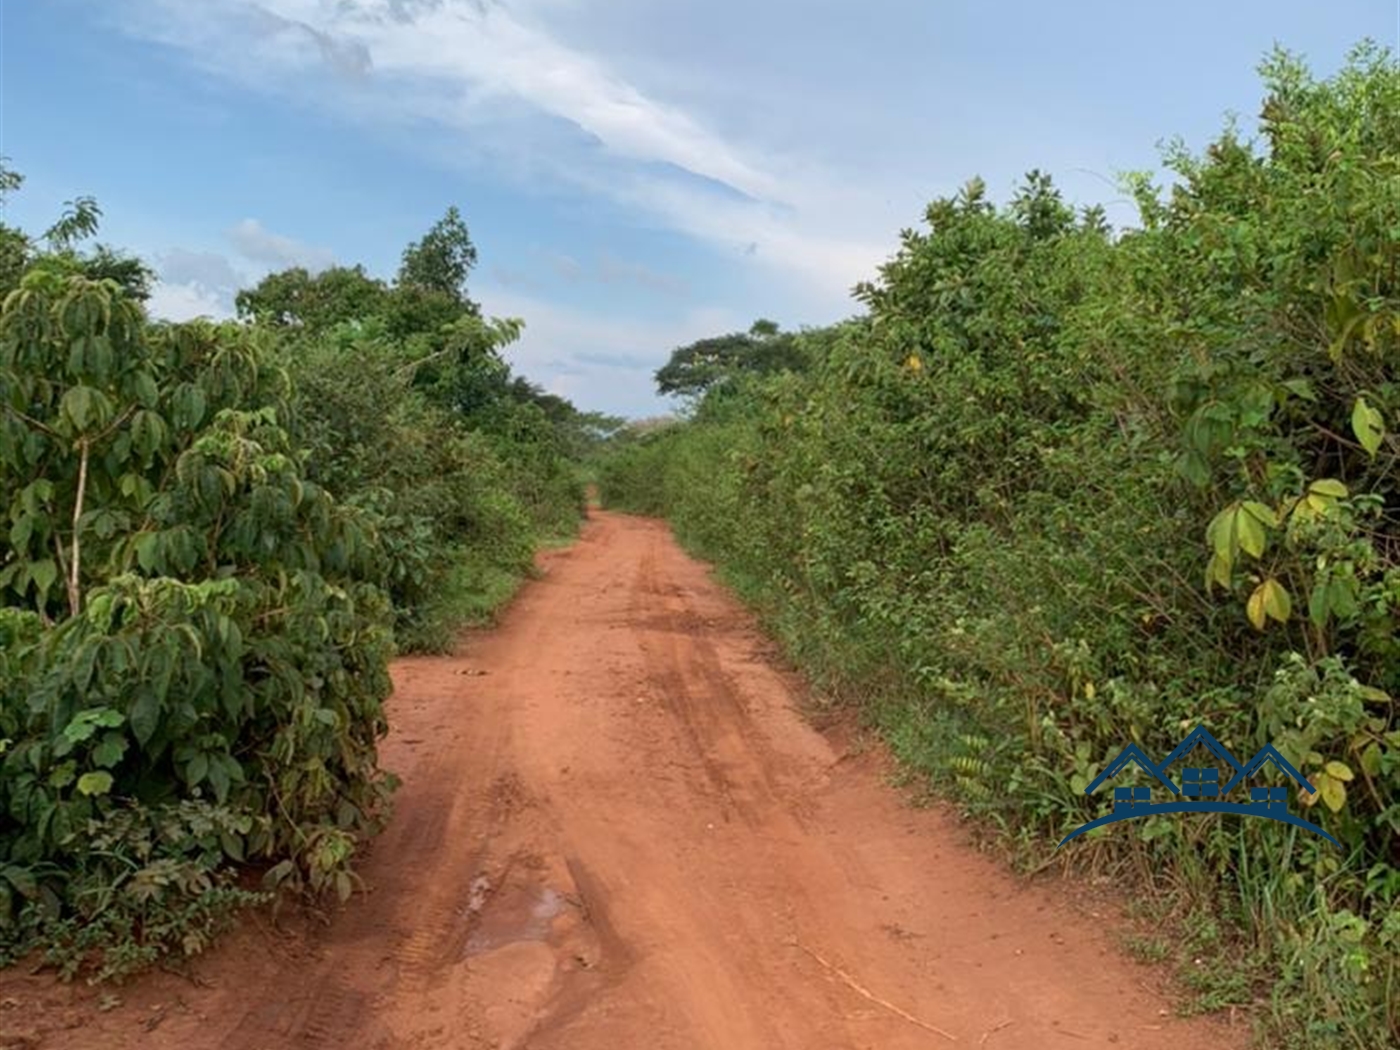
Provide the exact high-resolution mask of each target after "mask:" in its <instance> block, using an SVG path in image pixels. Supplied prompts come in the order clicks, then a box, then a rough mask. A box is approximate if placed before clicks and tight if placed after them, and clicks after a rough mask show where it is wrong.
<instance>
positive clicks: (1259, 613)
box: [1244, 583, 1267, 631]
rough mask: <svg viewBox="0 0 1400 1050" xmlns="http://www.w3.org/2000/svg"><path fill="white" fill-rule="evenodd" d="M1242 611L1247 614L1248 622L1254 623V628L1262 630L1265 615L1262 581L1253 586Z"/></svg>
mask: <svg viewBox="0 0 1400 1050" xmlns="http://www.w3.org/2000/svg"><path fill="white" fill-rule="evenodd" d="M1244 611H1245V613H1246V615H1248V616H1249V622H1250V623H1252V624H1254V629H1255V630H1257V631H1262V630H1263V629H1264V620H1265V617H1266V616H1267V614H1266V613H1265V612H1264V585H1263V584H1262V583H1261V584H1260V585H1259V586H1258V587H1256V588H1254V593H1253V594H1251V595H1250V596H1249V601H1247V602H1245V606H1244Z"/></svg>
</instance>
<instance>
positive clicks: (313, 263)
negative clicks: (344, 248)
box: [228, 219, 335, 273]
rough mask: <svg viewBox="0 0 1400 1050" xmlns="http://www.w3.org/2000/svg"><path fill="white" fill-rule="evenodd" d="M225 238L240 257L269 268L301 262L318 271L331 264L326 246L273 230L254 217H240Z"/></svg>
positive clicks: (283, 267) (287, 266)
mask: <svg viewBox="0 0 1400 1050" xmlns="http://www.w3.org/2000/svg"><path fill="white" fill-rule="evenodd" d="M228 239H229V242H230V243H231V244H232V245H233V246H234V248H236V249H237V250H238V252H239V254H240V255H242V256H243V257H244V258H246V259H249V260H251V261H252V262H255V263H260V264H261V265H263V266H266V267H268V268H269V269H272V270H285V269H288V268H290V267H293V266H301V267H305V268H306V269H307V270H309V271H311V272H312V273H319V272H320V271H321V270H324V269H326V268H327V267H329V266H333V265H334V264H335V253H334V252H332V251H331V250H330V249H329V248H317V247H314V246H313V245H309V244H303V243H302V242H301V241H298V240H296V239H295V238H293V237H286V236H283V235H282V234H280V233H273V232H272V231H271V230H269V229H268V228H267V227H265V226H264V225H263V224H262V223H260V222H258V220H257V219H244V220H243V221H242V222H240V223H238V225H236V226H234V227H233V229H231V230H229V231H228Z"/></svg>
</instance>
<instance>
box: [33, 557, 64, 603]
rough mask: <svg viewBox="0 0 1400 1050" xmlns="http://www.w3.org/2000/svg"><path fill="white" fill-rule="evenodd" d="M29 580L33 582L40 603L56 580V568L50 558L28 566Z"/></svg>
mask: <svg viewBox="0 0 1400 1050" xmlns="http://www.w3.org/2000/svg"><path fill="white" fill-rule="evenodd" d="M29 578H30V579H31V580H33V581H34V586H35V588H37V590H38V592H39V600H40V601H42V600H43V599H44V598H45V597H47V596H48V593H49V588H50V587H52V586H53V585H54V581H56V580H57V579H58V566H57V565H55V564H54V562H53V559H52V558H45V559H44V560H43V561H36V562H34V563H33V564H32V565H30V566H29Z"/></svg>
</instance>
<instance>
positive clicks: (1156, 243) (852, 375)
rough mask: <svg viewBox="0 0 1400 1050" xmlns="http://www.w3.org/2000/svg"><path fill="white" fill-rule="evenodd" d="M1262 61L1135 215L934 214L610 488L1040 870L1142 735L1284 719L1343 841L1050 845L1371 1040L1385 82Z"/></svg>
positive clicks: (1391, 230)
mask: <svg viewBox="0 0 1400 1050" xmlns="http://www.w3.org/2000/svg"><path fill="white" fill-rule="evenodd" d="M1264 77H1265V81H1266V86H1267V96H1268V97H1267V101H1266V103H1265V107H1264V113H1263V133H1264V134H1263V141H1262V142H1261V143H1260V144H1259V145H1258V146H1255V145H1253V144H1251V143H1248V142H1246V141H1244V140H1243V139H1242V137H1241V136H1240V134H1239V133H1238V132H1236V131H1234V130H1230V131H1227V133H1225V134H1224V135H1223V136H1222V137H1221V138H1220V139H1219V141H1217V142H1216V143H1214V144H1213V145H1212V146H1211V147H1210V148H1209V149H1208V150H1207V151H1206V153H1205V154H1204V155H1203V156H1200V157H1197V156H1194V155H1192V154H1191V153H1189V152H1188V151H1187V150H1186V149H1185V148H1184V147H1181V146H1175V147H1173V148H1171V149H1170V150H1169V151H1168V156H1167V161H1168V164H1169V166H1170V167H1171V169H1172V170H1173V172H1174V174H1175V176H1176V183H1175V185H1174V186H1173V188H1172V190H1171V192H1170V193H1169V194H1167V195H1166V196H1165V198H1163V195H1162V194H1160V193H1159V192H1158V191H1156V190H1154V189H1153V188H1152V187H1151V185H1150V184H1149V183H1148V181H1147V180H1146V179H1145V178H1143V177H1133V178H1132V179H1130V185H1131V188H1132V189H1133V191H1134V192H1135V194H1136V196H1137V199H1138V202H1139V208H1140V212H1141V227H1140V228H1138V229H1134V230H1130V231H1124V232H1121V233H1114V232H1113V231H1110V230H1109V229H1107V227H1106V225H1105V224H1104V222H1103V220H1102V217H1101V215H1100V213H1098V212H1096V211H1093V210H1090V211H1087V212H1084V213H1082V214H1078V215H1076V214H1075V213H1074V212H1073V211H1072V210H1071V209H1069V208H1067V207H1066V206H1065V205H1064V204H1063V203H1062V201H1061V199H1060V198H1059V196H1058V194H1057V193H1056V192H1055V190H1054V188H1053V187H1052V186H1051V185H1050V183H1049V180H1048V179H1046V178H1045V177H1044V176H1042V175H1040V174H1038V173H1032V175H1031V176H1030V177H1029V178H1028V179H1027V181H1026V183H1025V184H1024V185H1023V187H1022V188H1021V189H1020V190H1019V191H1018V193H1017V195H1016V196H1015V198H1014V199H1013V200H1012V201H1011V202H1010V203H1009V205H1007V206H1005V207H1001V208H998V207H996V206H994V205H993V204H992V203H991V202H990V201H989V200H988V199H987V197H986V194H985V190H984V188H983V187H982V185H981V184H980V183H979V182H973V183H971V184H969V186H968V187H967V189H966V190H965V191H964V192H963V193H962V194H960V195H959V196H958V197H956V198H953V199H950V200H941V201H937V202H935V203H934V204H932V205H931V206H930V207H929V208H928V211H927V214H926V216H925V219H926V226H925V228H924V229H923V230H921V231H906V232H905V233H904V235H903V237H902V241H901V246H900V250H899V252H898V254H897V255H895V257H894V258H892V259H891V260H890V261H889V262H888V263H887V264H886V265H885V266H884V267H883V268H882V269H881V272H880V274H879V278H878V280H876V281H873V282H871V283H869V284H867V285H863V286H862V287H861V288H860V289H858V294H859V297H860V298H861V300H862V301H863V302H864V304H865V305H866V307H867V308H868V314H867V315H866V316H865V317H863V318H861V319H859V320H858V321H855V322H852V323H850V324H847V325H844V326H841V327H839V328H837V329H834V330H830V331H827V332H822V333H807V334H806V335H805V336H804V337H803V341H804V346H805V347H806V360H808V361H810V362H811V363H810V364H809V365H808V366H807V367H806V368H805V369H802V370H798V371H795V372H791V373H789V374H786V375H783V376H779V377H777V378H773V379H767V380H762V379H758V380H755V379H746V378H743V377H740V378H739V379H736V381H735V382H733V383H730V384H727V389H726V392H725V396H724V399H723V401H722V403H720V402H716V403H714V404H711V403H710V401H709V400H708V399H707V400H706V401H705V402H702V404H701V406H700V408H699V411H698V412H697V413H696V415H695V417H694V418H693V419H692V420H691V421H690V422H688V423H686V424H684V425H681V426H678V427H673V428H670V429H668V430H664V431H661V432H659V433H657V434H654V435H651V436H649V437H647V438H645V439H638V440H636V441H633V442H631V443H630V444H628V445H627V446H625V447H621V448H620V449H619V451H618V453H617V455H616V457H615V458H614V460H613V461H612V462H611V463H610V465H609V466H608V468H607V470H606V472H605V473H604V477H603V480H604V495H605V498H608V499H609V500H611V501H612V502H614V503H615V504H616V505H621V506H631V507H633V508H636V509H641V510H643V511H647V512H664V513H666V514H668V515H669V516H671V517H672V519H673V520H674V521H675V523H676V527H677V530H678V532H679V533H680V535H681V536H682V538H683V539H685V540H686V541H687V542H688V543H690V544H692V545H693V546H694V547H695V548H696V549H697V550H698V551H700V552H701V553H703V554H706V555H708V556H709V557H711V558H713V559H715V560H716V561H718V562H719V563H720V564H721V566H722V567H723V568H724V570H725V571H726V572H727V573H728V574H729V575H730V577H731V579H733V580H734V581H735V582H736V583H737V584H738V585H739V586H740V587H741V589H743V590H744V592H745V593H746V594H748V595H749V596H750V597H751V598H752V599H753V600H754V601H755V602H757V603H758V604H759V605H760V607H761V608H763V609H764V610H765V611H766V612H767V613H768V615H769V616H770V618H771V620H772V622H773V623H774V625H775V629H776V630H777V631H778V632H779V633H780V635H781V636H782V637H783V638H784V640H785V641H786V642H787V643H788V645H789V647H790V648H791V649H792V651H793V652H794V653H795V654H796V656H797V657H798V658H799V659H800V660H801V661H803V662H804V664H805V665H806V666H807V667H809V668H810V669H811V670H812V671H813V672H814V673H815V674H816V675H817V677H818V678H819V679H821V680H822V681H823V682H825V683H826V684H827V685H828V686H829V687H830V688H831V689H833V690H834V691H837V692H842V693H846V694H848V695H852V696H856V697H859V698H860V699H861V700H862V701H863V702H864V703H865V704H866V705H867V710H868V712H869V714H870V717H871V718H872V719H873V720H874V721H875V722H876V723H878V724H879V725H881V726H882V727H883V728H884V729H885V730H886V732H887V733H888V735H889V737H890V739H891V741H892V742H893V744H894V747H895V749H896V751H897V752H898V753H899V754H900V756H901V757H902V758H904V759H905V760H906V761H907V762H909V763H910V764H911V765H912V766H913V767H915V768H916V769H918V770H921V771H923V772H924V773H925V774H926V775H927V777H928V778H929V781H930V783H931V784H932V785H933V786H934V787H935V788H936V789H937V790H939V791H940V792H942V793H944V794H947V795H950V796H952V797H954V798H956V799H958V800H960V801H961V803H962V804H963V805H964V807H965V808H966V810H967V811H968V812H970V813H972V814H975V815H977V816H978V817H980V818H982V819H983V820H984V821H985V822H986V823H987V824H988V825H989V826H991V827H994V828H998V829H1000V830H1001V832H1002V833H1003V836H1004V839H1005V841H1008V842H1010V843H1011V844H1013V845H1014V846H1015V847H1016V848H1017V851H1018V852H1019V854H1020V855H1021V856H1022V857H1024V858H1026V859H1027V860H1028V862H1030V863H1034V864H1039V863H1040V862H1041V858H1043V857H1045V856H1047V855H1049V854H1050V851H1051V850H1052V849H1053V847H1054V845H1055V843H1056V842H1058V841H1059V839H1060V838H1061V837H1062V836H1063V835H1064V834H1065V833H1067V832H1068V831H1069V830H1071V829H1072V828H1073V827H1075V826H1077V825H1078V824H1080V823H1082V822H1083V821H1084V820H1086V819H1089V818H1091V817H1092V816H1095V815H1097V814H1098V813H1099V812H1100V807H1101V806H1102V805H1104V803H1103V800H1102V799H1101V798H1099V797H1097V796H1096V797H1086V795H1085V794H1084V792H1083V789H1084V787H1085V786H1086V785H1087V784H1088V783H1089V781H1090V780H1091V779H1092V778H1093V777H1094V776H1095V775H1096V774H1097V773H1098V772H1099V771H1100V770H1101V769H1102V767H1103V765H1104V763H1105V762H1106V761H1107V760H1109V759H1111V758H1112V757H1113V756H1114V755H1115V754H1116V753H1117V752H1118V750H1120V749H1121V748H1122V746H1123V745H1124V744H1125V743H1127V742H1128V741H1136V742H1138V743H1140V744H1141V745H1142V746H1143V747H1144V749H1145V750H1147V752H1148V753H1149V754H1154V755H1157V756H1162V755H1164V754H1165V753H1166V752H1167V751H1169V750H1170V749H1171V748H1172V747H1173V746H1174V745H1175V744H1176V742H1177V741H1178V740H1179V739H1180V738H1181V736H1182V735H1183V730H1184V729H1185V728H1187V727H1189V726H1191V725H1193V724H1195V723H1196V722H1198V721H1199V722H1203V723H1205V724H1206V725H1207V726H1208V727H1209V728H1210V729H1211V731H1212V732H1213V733H1214V734H1215V735H1216V736H1217V737H1219V738H1220V739H1221V740H1222V741H1223V742H1224V743H1225V744H1226V745H1227V746H1230V747H1231V748H1232V749H1234V750H1235V751H1236V753H1239V754H1246V755H1248V754H1253V753H1254V751H1255V750H1256V749H1257V748H1258V747H1259V746H1260V745H1262V744H1264V743H1266V742H1270V741H1272V742H1274V743H1275V744H1276V745H1277V746H1278V747H1279V749H1280V750H1281V751H1282V752H1283V753H1284V754H1285V756H1286V757H1287V758H1288V759H1289V760H1290V761H1292V762H1293V763H1294V764H1295V765H1296V766H1297V767H1298V768H1299V769H1301V770H1302V771H1303V772H1304V773H1305V774H1306V775H1307V776H1308V777H1309V778H1310V779H1311V780H1312V782H1313V784H1314V786H1315V787H1317V789H1318V790H1317V792H1316V793H1315V794H1313V795H1311V796H1303V797H1302V798H1300V799H1296V800H1295V802H1294V805H1295V806H1297V805H1299V804H1301V805H1302V806H1304V807H1310V808H1308V810H1307V815H1308V818H1309V819H1311V820H1315V821H1317V822H1319V823H1320V824H1322V825H1323V826H1325V827H1326V828H1327V829H1328V830H1329V831H1330V832H1331V833H1332V834H1333V835H1335V836H1336V837H1337V838H1338V839H1339V840H1340V841H1341V842H1342V843H1343V844H1344V847H1345V848H1344V850H1342V851H1341V852H1338V851H1337V850H1335V849H1334V848H1333V847H1331V846H1330V845H1328V844H1327V843H1325V842H1323V841H1322V840H1320V839H1317V838H1315V837H1312V836H1303V837H1301V838H1299V837H1298V836H1297V835H1296V833H1295V832H1293V831H1292V830H1291V829H1287V828H1285V827H1283V826H1281V825H1269V824H1266V823H1265V822H1262V821H1245V822H1240V821H1238V820H1237V819H1234V818H1230V817H1218V816H1201V817H1199V818H1196V819H1193V820H1190V821H1171V820H1166V819H1160V818H1159V819H1156V820H1151V821H1149V822H1147V823H1146V824H1145V825H1136V826H1135V825H1129V826H1127V827H1126V828H1118V829H1116V830H1115V831H1112V832H1109V831H1107V830H1106V829H1100V831H1101V832H1102V833H1100V834H1095V835H1093V837H1091V838H1090V839H1089V840H1088V841H1086V842H1083V843H1079V844H1076V847H1075V848H1074V849H1066V850H1065V851H1061V857H1062V859H1063V861H1064V862H1065V863H1073V862H1081V863H1083V864H1085V865H1087V866H1092V867H1094V868H1097V869H1099V870H1105V869H1112V870H1117V871H1119V872H1135V873H1137V876H1138V877H1139V878H1140V880H1141V882H1142V884H1143V885H1145V886H1147V887H1149V888H1155V889H1157V890H1159V891H1162V894H1161V897H1160V898H1159V899H1168V900H1172V901H1177V902H1184V906H1186V907H1188V908H1189V909H1190V913H1189V918H1186V919H1180V915H1179V916H1178V918H1179V919H1180V922H1183V923H1185V926H1181V925H1178V926H1177V928H1176V931H1175V932H1176V934H1177V936H1176V938H1175V940H1176V941H1177V943H1178V944H1181V945H1183V946H1184V950H1186V951H1188V952H1191V953H1192V954H1193V955H1194V956H1195V957H1196V958H1201V957H1203V956H1204V957H1206V958H1207V959H1208V960H1211V961H1210V963H1209V965H1197V966H1193V967H1192V972H1191V975H1190V979H1191V980H1192V981H1193V982H1195V983H1196V984H1197V985H1198V986H1199V988H1200V989H1201V991H1202V1002H1204V1003H1205V1004H1206V1005H1223V1004H1226V1003H1238V1004H1241V1005H1250V1004H1252V1003H1253V1002H1255V1001H1256V999H1258V998H1261V997H1262V998H1266V999H1268V1000H1269V1001H1271V1003H1272V1011H1271V1016H1272V1018H1273V1020H1274V1021H1276V1022H1277V1029H1276V1031H1278V1032H1279V1033H1282V1035H1281V1036H1280V1037H1281V1038H1287V1039H1291V1040H1295V1041H1296V1045H1299V1046H1318V1045H1337V1046H1343V1045H1345V1046H1355V1047H1358V1048H1359V1047H1372V1046H1379V1045H1383V1044H1387V1043H1390V1042H1393V1041H1394V1040H1395V1039H1397V1038H1400V1014H1397V1012H1396V1004H1397V1002H1400V999H1397V997H1396V996H1395V995H1394V994H1393V990H1392V989H1393V985H1394V983H1395V981H1396V980H1397V978H1400V919H1397V915H1400V912H1398V911H1397V909H1396V904H1397V896H1398V895H1400V861H1397V854H1396V849H1397V842H1400V837H1397V829H1400V804H1397V786H1398V785H1397V779H1400V732H1397V729H1398V728H1400V727H1397V726H1396V723H1395V706H1394V701H1393V700H1392V696H1391V694H1392V693H1393V692H1394V691H1395V690H1396V688H1397V686H1400V660H1398V659H1397V650H1396V641H1395V620H1396V615H1397V609H1400V563H1397V554H1398V553H1400V528H1397V524H1396V522H1397V517H1396V514H1397V502H1396V500H1397V496H1396V482H1395V478H1396V470H1395V466H1396V453H1397V451H1400V442H1397V440H1396V437H1395V435H1394V434H1393V433H1392V431H1391V430H1390V429H1389V427H1388V425H1387V423H1388V421H1390V420H1393V419H1395V418H1396V414H1397V412H1400V393H1397V387H1396V383H1395V363H1396V361H1397V353H1400V314H1397V313H1396V304H1397V302H1400V287H1398V286H1397V285H1396V273H1397V270H1396V253H1397V250H1400V249H1397V245H1400V241H1398V240H1397V236H1396V231H1397V228H1400V227H1397V223H1400V197H1397V194H1400V189H1397V187H1398V186H1400V180H1397V179H1396V178H1395V174H1396V171H1397V170H1400V168H1398V166H1400V137H1397V135H1396V134H1395V131H1396V128H1397V126H1400V69H1397V67H1396V66H1395V64H1394V63H1393V62H1392V61H1391V60H1390V59H1389V58H1388V57H1386V56H1384V55H1382V54H1381V53H1379V52H1377V51H1375V50H1373V49H1370V48H1361V49H1359V50H1358V51H1357V52H1356V53H1355V54H1354V55H1353V56H1352V58H1351V60H1350V62H1349V63H1348V65H1347V66H1346V68H1345V69H1344V70H1343V71H1342V72H1340V73H1339V74H1338V75H1337V76H1336V77H1334V78H1332V79H1330V80H1325V81H1319V80H1316V79H1314V78H1312V77H1311V76H1310V75H1309V74H1308V73H1307V72H1306V70H1305V69H1304V68H1303V67H1302V66H1301V65H1300V64H1299V63H1298V62H1297V61H1295V60H1294V59H1292V58H1290V57H1288V56H1286V55H1277V56H1275V57H1273V58H1272V59H1271V60H1269V61H1268V62H1267V63H1266V64H1265V66H1264ZM1221 920H1223V922H1222V921H1221Z"/></svg>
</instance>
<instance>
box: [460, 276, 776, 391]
mask: <svg viewBox="0 0 1400 1050" xmlns="http://www.w3.org/2000/svg"><path fill="white" fill-rule="evenodd" d="M474 293H475V294H476V296H477V298H478V299H480V301H481V304H482V308H483V309H484V310H485V311H486V312H487V313H489V314H493V315H495V316H498V317H520V318H524V319H525V333H524V335H523V336H522V337H521V339H520V341H519V342H518V343H515V344H513V345H512V346H510V347H508V348H507V349H506V351H505V356H506V359H507V360H508V361H510V363H511V366H512V367H513V368H514V369H515V370H516V371H517V372H520V373H523V374H524V375H526V376H528V377H529V378H530V379H531V381H533V382H536V383H539V384H540V385H541V386H543V387H544V388H545V389H546V390H549V391H550V392H552V393H558V394H560V395H561V396H566V397H570V398H574V399H576V400H577V401H578V402H579V403H581V404H583V405H586V406H587V407H589V408H596V409H598V410H600V411H605V412H613V413H618V414H621V415H637V414H639V413H646V412H653V411H654V410H655V405H656V392H655V386H654V383H653V379H652V374H653V373H654V372H655V371H656V369H658V368H660V367H661V366H662V365H663V364H665V363H666V360H667V358H668V357H669V356H670V353H671V351H672V350H673V349H675V348H676V347H677V346H683V345H685V344H686V343H691V342H694V341H695V340H696V339H701V338H703V337H705V336H709V335H714V334H715V333H717V332H731V331H736V330H740V329H744V328H747V327H748V326H749V324H750V323H752V320H753V319H752V318H743V317H741V316H740V315H739V314H737V313H735V312H733V311H731V310H727V309H723V308H719V307H696V308H693V309H691V310H687V311H684V312H682V313H679V314H677V315H676V316H675V318H674V319H671V320H667V321H638V320H629V319H626V318H620V317H616V316H612V315H608V316H600V315H598V314H594V313H591V312H588V311H583V310H575V309H570V308H566V307H560V306H557V305H555V304H553V303H550V302H547V301H545V300H542V299H537V298H534V297H531V296H527V295H521V294H519V293H518V292H517V291H515V290H513V289H511V288H506V287H502V286H499V285H485V286H480V287H478V288H476V289H475V290H474Z"/></svg>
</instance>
